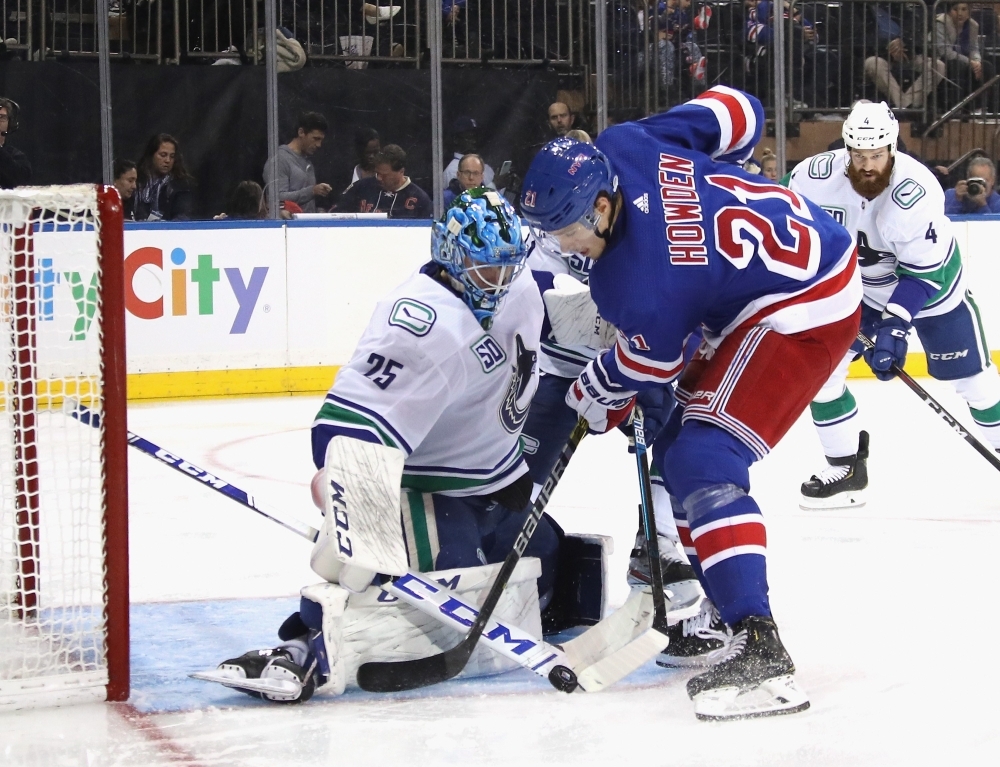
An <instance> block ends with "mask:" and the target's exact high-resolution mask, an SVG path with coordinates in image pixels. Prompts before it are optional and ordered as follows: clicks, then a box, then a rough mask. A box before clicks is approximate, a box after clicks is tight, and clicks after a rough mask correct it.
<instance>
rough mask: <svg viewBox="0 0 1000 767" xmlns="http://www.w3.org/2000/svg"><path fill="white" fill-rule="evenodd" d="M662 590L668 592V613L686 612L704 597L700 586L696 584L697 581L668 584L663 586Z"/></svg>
mask: <svg viewBox="0 0 1000 767" xmlns="http://www.w3.org/2000/svg"><path fill="white" fill-rule="evenodd" d="M663 590H664V591H669V592H670V594H671V597H670V605H669V607H667V611H668V612H676V611H677V610H686V609H687V608H689V607H691V606H693V605H696V604H698V602H700V601H701V598H702V596H703V595H704V592H703V591H702V590H701V584H700V583H698V581H697V579H695V580H692V581H676V582H675V583H668V584H665V585H664V589H663Z"/></svg>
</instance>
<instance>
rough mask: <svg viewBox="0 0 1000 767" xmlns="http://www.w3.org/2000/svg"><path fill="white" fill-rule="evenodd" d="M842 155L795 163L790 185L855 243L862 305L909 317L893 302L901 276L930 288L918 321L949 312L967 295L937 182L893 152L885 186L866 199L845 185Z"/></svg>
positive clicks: (847, 181) (840, 151) (842, 152)
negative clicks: (862, 296)
mask: <svg viewBox="0 0 1000 767" xmlns="http://www.w3.org/2000/svg"><path fill="white" fill-rule="evenodd" d="M847 158H848V155H847V149H838V150H836V151H833V152H823V153H822V154H818V155H815V156H813V157H809V158H807V159H805V160H803V161H802V162H800V163H799V164H798V165H796V166H795V169H794V170H793V171H792V173H791V177H790V179H789V184H788V185H789V187H790V188H791V189H792V190H794V191H796V192H799V193H800V194H802V195H804V196H805V197H807V198H809V199H810V200H812V201H813V202H815V203H816V204H817V205H819V206H820V207H822V208H823V209H824V210H825V211H826V212H827V213H829V214H830V215H831V216H833V217H834V218H835V219H836V220H837V221H838V222H839V223H841V224H843V225H844V226H845V227H846V228H847V229H848V231H850V232H851V234H852V235H854V237H855V238H856V239H857V244H858V263H859V265H860V267H861V280H862V284H863V285H864V302H865V303H866V304H868V305H869V306H872V307H874V308H876V309H887V310H888V311H890V312H892V313H893V314H896V315H898V316H900V317H903V318H904V319H907V320H909V319H912V317H911V316H910V311H909V310H907V309H906V307H904V306H900V305H898V304H896V303H894V302H893V300H892V296H893V293H894V291H895V290H896V288H897V286H898V285H899V278H900V277H901V276H904V275H906V276H909V277H913V278H915V279H917V280H921V281H923V282H926V283H928V284H929V285H930V286H931V288H932V289H933V295H932V296H931V298H930V299H929V300H928V301H927V302H926V303H925V304H924V306H923V309H922V310H921V311H919V313H918V314H917V316H920V317H930V316H934V315H939V314H944V313H945V312H948V311H950V310H951V309H953V308H955V306H957V305H958V304H959V303H960V302H961V301H962V297H963V296H964V294H965V274H964V272H963V270H962V258H961V254H960V253H959V249H958V245H957V243H956V242H955V238H954V236H953V235H952V225H951V221H949V219H948V217H947V216H945V214H944V192H943V191H942V190H941V185H940V184H939V183H938V182H937V179H935V178H934V176H933V174H932V173H931V172H930V171H929V170H928V169H927V168H925V167H924V166H923V165H922V164H921V163H920V162H918V161H917V160H915V159H913V158H912V157H910V156H909V155H906V154H902V153H897V154H896V157H895V165H894V167H893V170H892V175H891V177H890V181H889V186H888V188H887V189H886V190H885V191H884V192H882V194H880V195H879V196H878V197H877V198H875V199H874V200H866V199H865V198H864V197H862V196H861V195H859V194H858V193H857V192H855V191H854V188H853V187H852V186H851V181H850V179H849V178H848V176H847Z"/></svg>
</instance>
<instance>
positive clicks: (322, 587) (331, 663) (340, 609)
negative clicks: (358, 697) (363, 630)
mask: <svg viewBox="0 0 1000 767" xmlns="http://www.w3.org/2000/svg"><path fill="white" fill-rule="evenodd" d="M349 593H350V592H348V591H347V590H346V589H345V588H343V587H342V586H339V585H337V584H334V583H318V584H316V585H314V586H306V587H305V588H303V589H302V592H301V595H302V598H301V600H300V602H299V615H300V617H301V621H302V623H303V624H305V626H306V627H307V628H309V629H310V630H311V632H310V633H313V632H316V634H315V636H314V638H313V640H312V651H313V653H314V654H315V656H316V661H317V664H318V667H319V672H320V675H321V677H322V678H321V681H322V685H321V687H320V689H321V691H322V692H325V693H328V694H332V695H340V694H341V693H343V692H344V690H345V689H346V688H347V677H348V668H347V665H346V664H345V663H344V662H343V658H342V657H341V656H340V654H339V652H338V651H337V650H338V648H339V645H340V643H341V641H342V633H341V627H342V624H343V621H342V619H343V616H344V613H345V612H346V610H347V602H348V596H349ZM285 623H286V624H287V623H288V621H285Z"/></svg>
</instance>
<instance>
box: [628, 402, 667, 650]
mask: <svg viewBox="0 0 1000 767" xmlns="http://www.w3.org/2000/svg"><path fill="white" fill-rule="evenodd" d="M643 425H644V419H643V416H642V408H641V407H640V406H639V405H638V404H636V405H635V406H634V407H633V409H632V431H633V433H634V435H635V436H634V442H635V463H636V467H637V468H638V470H639V495H640V500H641V501H642V506H641V508H642V532H643V534H644V535H645V536H646V554H647V556H648V558H649V582H650V586H652V589H653V628H654V629H655V630H656V631H658V632H660V633H661V634H663V635H664V637H663V638H664V639H666V638H667V637H666V633H667V600H666V597H664V595H663V573H662V572H661V571H660V543H659V541H658V540H657V538H656V517H655V515H654V514H653V485H652V482H651V481H650V479H649V457H648V456H647V455H646V452H647V451H646V432H645V430H644V429H643ZM665 648H666V645H664V646H663V647H662V648H660V649H665Z"/></svg>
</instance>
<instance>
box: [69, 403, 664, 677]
mask: <svg viewBox="0 0 1000 767" xmlns="http://www.w3.org/2000/svg"><path fill="white" fill-rule="evenodd" d="M63 412H64V413H65V414H66V415H68V416H70V417H71V418H74V419H76V420H77V421H80V422H81V423H84V424H86V425H89V426H93V427H95V428H98V427H99V426H100V415H99V414H98V413H95V412H94V411H92V410H90V409H89V408H88V407H86V406H85V405H83V404H80V403H79V402H76V401H74V400H72V399H71V398H68V397H67V398H66V399H65V400H64V401H63ZM574 433H575V432H574ZM128 440H129V444H130V445H131V446H132V447H134V448H135V449H137V450H139V451H140V452H142V453H145V454H146V455H149V456H151V457H152V458H155V459H157V460H158V461H160V462H161V463H164V464H166V465H167V466H170V467H171V468H173V469H175V470H176V471H179V472H180V473H182V474H184V475H185V476H187V477H190V478H192V479H196V480H198V481H200V482H202V483H204V484H205V485H206V486H207V487H209V488H211V489H212V490H215V491H216V492H218V493H221V494H222V495H224V496H226V497H227V498H229V499H230V500H233V501H236V502H237V503H239V504H240V505H241V506H245V507H246V508H248V509H252V510H253V511H255V512H257V513H258V514H260V515H261V516H263V517H266V518H267V519H270V520H271V521H273V522H277V523H278V524H280V525H282V526H283V527H285V528H286V529H288V530H291V531H292V532H293V533H295V534H297V535H299V536H301V537H302V538H305V539H306V540H308V541H310V542H312V543H315V541H316V538H317V537H318V535H319V531H318V530H316V529H315V528H314V527H311V526H310V525H307V524H306V523H305V522H302V521H301V520H299V519H296V518H295V517H293V516H290V515H288V514H285V513H283V512H281V511H278V510H277V509H274V508H272V507H269V506H267V505H265V504H263V503H261V502H260V501H258V500H257V499H256V498H254V496H252V495H250V494H249V493H247V492H246V491H244V490H241V489H240V488H238V487H236V486H234V485H231V484H229V483H228V482H226V481H225V480H223V479H221V478H219V477H216V476H214V475H212V474H209V473H208V472H206V471H204V470H203V469H200V468H199V467H197V466H196V465H194V464H193V463H191V462H189V461H186V460H184V459H183V458H181V457H179V456H177V455H176V454H174V453H170V452H168V451H167V450H165V449H163V448H162V447H160V446H158V445H156V444H155V443H153V442H151V441H150V440H148V439H145V438H143V437H140V436H138V435H137V434H134V433H132V432H129V435H128ZM574 449H575V446H574ZM568 460H569V459H568V457H566V461H568ZM565 465H566V464H565V462H561V463H560V462H557V466H558V467H560V469H559V475H560V476H561V475H562V471H564V470H565ZM553 471H555V469H554V470H553ZM551 479H552V477H551V476H550V480H551ZM557 481H558V478H556V479H555V480H554V481H552V482H551V486H550V483H549V482H547V483H546V488H547V490H543V491H544V492H546V493H547V495H551V493H552V490H553V489H554V487H555V483H556V482H557ZM532 518H534V517H532ZM533 530H534V528H532V531H533ZM529 535H530V534H529ZM526 543H527V541H525V545H526ZM522 550H523V548H522ZM508 577H509V575H508ZM380 588H381V589H382V590H383V591H385V592H386V593H387V594H389V595H391V596H393V597H395V598H397V599H399V600H401V601H403V602H406V603H407V604H409V605H411V606H412V607H414V608H415V609H417V610H419V611H421V612H423V613H425V614H426V615H429V616H431V617H433V618H435V619H437V620H439V621H441V622H442V623H444V624H445V625H448V626H451V627H452V628H454V629H455V630H457V631H459V632H463V633H464V632H466V631H468V630H469V629H470V627H471V626H472V625H473V622H474V619H475V618H477V617H478V616H479V614H480V612H481V611H480V610H477V609H476V608H475V607H473V606H472V605H469V604H468V603H466V602H465V601H464V600H462V598H461V597H459V596H458V595H457V594H455V593H454V592H452V591H450V590H449V589H447V588H439V584H436V583H434V582H433V581H432V580H430V579H428V578H425V577H424V576H423V575H421V574H418V573H413V572H408V573H406V574H405V575H404V576H401V577H400V578H397V579H394V580H392V581H389V582H388V583H385V584H381V585H380ZM648 613H649V609H648V607H647V606H646V604H645V595H638V596H637V595H633V596H631V597H630V598H629V600H627V601H626V603H625V605H623V606H622V607H621V608H619V609H618V610H616V611H615V612H614V613H613V614H612V615H609V616H608V617H607V618H605V619H604V620H602V621H600V622H599V623H598V624H597V625H595V626H592V627H591V628H589V629H587V630H586V631H585V632H584V633H583V634H581V635H580V636H578V637H575V638H573V639H571V640H569V641H568V642H566V643H564V644H563V646H562V648H559V647H556V646H554V645H551V644H549V643H547V642H545V641H544V640H540V639H536V638H534V637H533V636H532V635H531V634H530V633H529V632H526V631H524V630H523V629H521V628H519V627H518V626H516V625H514V624H512V623H508V622H503V623H501V622H500V621H497V620H496V619H493V618H492V617H491V616H487V623H486V625H485V631H484V639H485V644H486V645H487V646H488V647H490V648H491V649H492V650H494V651H495V652H497V653H498V654H500V655H502V656H504V657H507V658H509V659H511V660H513V661H515V662H516V663H518V664H519V665H521V666H523V667H524V668H527V669H528V670H530V671H532V672H534V673H535V674H538V675H539V676H541V677H543V678H546V679H548V680H549V682H550V683H552V684H553V686H555V687H556V688H557V689H560V690H563V691H565V692H572V691H573V690H574V689H575V688H576V686H577V684H578V683H579V686H580V688H581V689H583V690H584V691H585V692H596V691H598V690H602V689H604V688H605V687H607V686H609V685H611V684H613V683H615V682H617V681H618V680H620V679H622V678H623V677H625V676H626V675H627V674H629V673H631V672H632V671H634V670H635V669H636V668H638V667H639V666H640V665H642V663H644V662H645V661H646V660H648V659H649V658H650V657H652V655H651V654H645V655H644V654H643V653H642V652H641V651H639V650H640V647H641V643H639V642H638V639H637V638H636V637H635V634H636V632H638V631H641V630H642V627H643V626H644V625H645V624H646V623H647V622H648V621H647V618H648ZM639 638H641V636H640V637H639ZM434 657H437V656H434ZM574 668H581V669H583V671H582V673H581V675H580V679H579V680H578V679H577V677H576V674H575V672H574V671H573V669H574ZM459 670H461V669H459ZM456 673H457V672H456ZM198 678H205V677H204V676H202V677H198ZM207 681H217V680H213V679H208V680H207ZM279 692H280V691H279Z"/></svg>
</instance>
